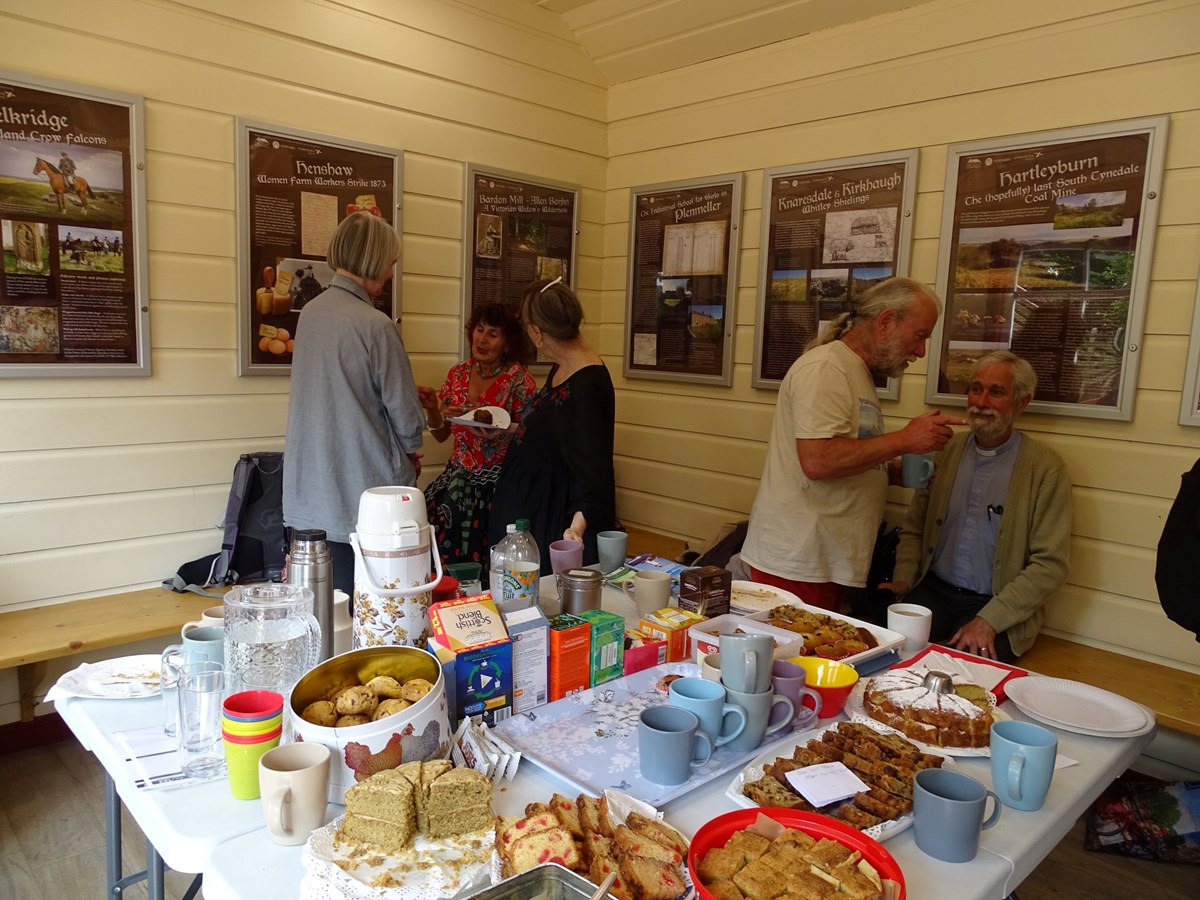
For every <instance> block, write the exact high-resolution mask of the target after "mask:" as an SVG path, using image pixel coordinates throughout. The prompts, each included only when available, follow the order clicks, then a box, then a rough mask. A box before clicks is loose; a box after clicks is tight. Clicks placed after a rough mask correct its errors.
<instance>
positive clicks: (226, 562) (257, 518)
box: [163, 451, 287, 594]
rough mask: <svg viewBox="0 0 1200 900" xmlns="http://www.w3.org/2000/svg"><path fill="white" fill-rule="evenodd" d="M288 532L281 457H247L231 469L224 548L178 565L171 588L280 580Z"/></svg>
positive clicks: (267, 454) (168, 582)
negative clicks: (285, 519)
mask: <svg viewBox="0 0 1200 900" xmlns="http://www.w3.org/2000/svg"><path fill="white" fill-rule="evenodd" d="M286 553H287V531H286V528H285V527H284V524H283V454H282V453H279V452H277V451H263V452H260V453H243V454H242V455H241V457H240V458H239V459H238V461H237V465H236V466H234V468H233V482H232V483H231V484H230V486H229V501H228V502H227V503H226V505H225V523H224V533H223V536H222V539H221V549H220V551H218V552H217V553H213V554H210V555H208V556H202V557H200V558H199V559H194V560H192V561H191V562H186V563H184V564H183V565H182V566H180V567H179V571H178V572H177V573H175V575H174V576H173V577H172V578H169V579H167V580H166V581H164V582H163V587H164V588H167V589H168V590H172V591H178V592H180V593H182V592H183V591H193V592H194V593H199V594H205V593H207V592H206V591H204V590H201V588H205V587H212V586H214V585H222V586H223V585H227V584H244V583H246V582H250V581H278V580H280V579H281V578H282V577H283V569H284V558H285V555H286Z"/></svg>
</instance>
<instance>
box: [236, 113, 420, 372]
mask: <svg viewBox="0 0 1200 900" xmlns="http://www.w3.org/2000/svg"><path fill="white" fill-rule="evenodd" d="M402 160H403V153H402V151H400V150H396V149H393V148H390V147H380V146H376V145H374V144H364V143H362V142H360V141H352V140H349V139H348V138H339V137H331V136H329V135H324V134H315V133H312V132H308V131H299V130H297V129H293V128H285V127H282V126H278V125H267V124H264V123H261V122H252V121H249V120H246V119H238V122H237V171H238V176H237V177H238V205H237V209H238V374H239V375H287V374H288V373H289V372H291V363H292V340H293V339H294V337H295V334H296V324H297V322H298V321H299V319H300V311H301V310H302V309H303V308H304V304H305V303H307V302H308V301H309V300H311V299H313V297H315V296H317V295H318V294H320V293H321V291H323V290H325V288H326V287H328V285H329V282H330V279H332V278H333V270H332V269H331V268H329V266H328V265H327V264H326V262H325V257H326V252H327V250H328V247H329V239H330V238H331V237H332V236H333V232H334V231H335V230H336V229H337V227H338V224H339V223H340V222H341V221H342V219H344V218H345V217H346V216H348V215H350V213H352V212H355V211H357V210H366V211H368V212H370V213H372V214H373V215H376V216H381V217H382V218H384V219H385V220H387V221H388V222H389V223H390V224H391V225H392V226H393V227H394V228H395V229H396V230H397V231H400V229H401V226H400V212H401V198H402V182H401V164H402ZM398 269H399V264H397V271H398ZM399 291H400V286H399V283H398V279H397V278H395V277H393V278H392V280H391V282H390V283H389V284H388V285H387V286H386V287H384V289H383V292H382V293H381V294H380V295H379V296H378V297H376V298H375V306H376V308H377V309H379V310H380V311H381V312H384V313H386V314H387V315H388V317H389V318H391V319H392V320H393V321H395V320H397V319H398V318H399V310H400V303H399V300H398V295H399Z"/></svg>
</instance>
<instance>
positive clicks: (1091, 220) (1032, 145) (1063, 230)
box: [927, 120, 1166, 418]
mask: <svg viewBox="0 0 1200 900" xmlns="http://www.w3.org/2000/svg"><path fill="white" fill-rule="evenodd" d="M1146 121H1147V122H1149V123H1150V124H1148V125H1145V126H1143V125H1142V123H1124V124H1125V125H1126V126H1127V127H1122V123H1116V124H1112V125H1106V126H1102V127H1095V128H1092V129H1082V130H1077V131H1074V132H1064V133H1060V135H1065V137H1061V138H1060V137H1059V136H1057V135H1056V136H1053V137H1055V138H1056V139H1053V140H1051V139H1043V140H1037V138H1038V137H1039V136H1029V137H1030V138H1032V140H1029V141H1021V142H1020V143H1018V144H1016V145H1010V146H1004V145H1003V144H1001V145H994V144H993V145H990V146H986V147H980V146H977V145H975V146H970V147H967V148H954V147H952V148H951V153H950V158H949V162H948V166H949V167H950V168H951V170H952V173H953V175H954V176H955V181H954V184H953V185H950V184H948V186H947V197H948V199H949V198H953V214H952V219H953V224H952V227H951V232H950V234H949V235H946V236H943V242H944V244H945V246H944V247H943V259H942V265H941V269H942V271H941V278H942V281H941V282H939V287H941V288H943V290H944V294H943V296H944V298H945V300H946V313H945V316H944V317H943V320H942V323H941V333H940V335H939V337H938V341H937V349H938V351H940V352H939V354H938V360H937V367H936V369H934V367H932V366H931V371H937V372H938V377H937V378H931V379H930V382H929V384H930V391H929V392H927V396H931V397H932V396H933V395H932V393H931V392H932V391H933V390H934V389H936V391H937V395H939V396H946V397H955V398H961V397H962V396H963V393H964V391H965V388H966V380H967V376H968V374H969V371H970V368H971V365H972V364H973V363H974V361H975V360H976V359H978V358H979V357H980V356H981V355H983V354H984V353H987V352H988V351H990V350H994V349H1010V350H1012V351H1013V352H1014V353H1017V354H1018V355H1020V356H1022V357H1024V358H1025V359H1027V360H1028V361H1029V363H1030V364H1031V365H1032V366H1033V368H1034V371H1035V372H1036V373H1037V376H1038V386H1037V394H1036V401H1037V402H1038V403H1040V404H1054V405H1056V406H1057V407H1058V410H1057V411H1061V412H1067V413H1073V414H1077V415H1099V416H1103V417H1108V418H1121V417H1128V415H1129V414H1130V406H1131V397H1132V382H1133V376H1134V375H1135V373H1136V364H1135V360H1136V357H1135V356H1133V355H1132V354H1134V353H1135V352H1136V350H1137V349H1138V346H1139V341H1140V334H1141V324H1142V317H1143V310H1144V306H1145V304H1144V299H1145V284H1146V280H1147V278H1148V273H1149V269H1150V251H1151V247H1152V242H1151V240H1150V238H1149V236H1150V235H1152V234H1153V230H1152V229H1153V217H1154V213H1155V211H1156V208H1157V202H1156V201H1157V198H1158V190H1159V188H1158V181H1159V178H1160V172H1161V156H1162V145H1163V143H1164V142H1165V131H1166V123H1165V120H1146ZM1043 137H1047V136H1043Z"/></svg>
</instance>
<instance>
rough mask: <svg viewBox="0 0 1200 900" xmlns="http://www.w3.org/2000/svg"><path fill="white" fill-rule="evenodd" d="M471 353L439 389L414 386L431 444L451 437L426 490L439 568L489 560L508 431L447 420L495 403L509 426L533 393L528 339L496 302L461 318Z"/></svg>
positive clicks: (510, 315) (517, 324)
mask: <svg viewBox="0 0 1200 900" xmlns="http://www.w3.org/2000/svg"><path fill="white" fill-rule="evenodd" d="M466 332H467V340H468V341H469V342H470V346H471V355H470V357H469V358H468V359H466V360H464V361H463V362H461V363H459V364H458V365H456V366H454V367H453V368H452V369H451V370H450V372H449V373H448V374H447V375H446V381H445V382H444V383H443V384H442V387H441V389H440V390H438V391H434V389H433V388H429V387H422V388H420V389H419V390H420V394H421V405H422V406H424V407H425V411H426V413H425V418H426V422H427V423H428V425H429V431H430V433H431V434H432V435H433V437H434V440H436V441H438V443H441V442H442V441H445V440H446V439H447V438H449V437H451V436H453V438H454V449H453V450H452V451H451V454H450V459H449V461H448V462H447V463H446V468H445V469H443V470H442V473H441V474H440V475H438V477H437V478H435V479H434V480H433V483H432V484H430V485H429V487H427V488H426V489H425V500H426V504H427V506H428V515H429V522H430V524H432V525H433V527H434V531H435V533H436V536H437V546H438V552H439V553H440V554H441V556H442V560H443V562H445V563H455V562H479V563H485V564H486V563H487V559H488V547H489V546H490V545H489V543H488V517H489V514H490V512H491V508H492V493H493V492H494V491H495V489H496V481H497V479H498V478H499V477H500V464H501V463H502V462H503V461H504V455H505V452H506V451H507V449H508V440H509V432H507V431H497V430H494V429H490V428H483V427H479V428H473V427H471V426H468V425H462V424H460V423H459V422H451V421H450V419H452V418H454V417H456V416H459V415H460V414H462V413H465V412H467V411H469V410H476V409H479V408H480V407H484V406H494V407H499V408H501V409H504V410H506V411H507V412H508V414H509V416H510V417H511V419H512V421H513V423H516V422H518V421H519V420H520V418H521V414H522V412H523V411H524V409H525V406H526V404H528V402H529V400H530V398H531V397H532V396H533V393H534V390H535V385H534V382H533V376H531V375H530V374H529V370H528V369H527V368H525V362H526V361H527V360H528V359H529V357H530V353H529V350H530V348H529V342H528V341H527V340H526V338H525V335H524V334H523V332H522V330H521V325H520V321H519V320H518V319H517V317H516V315H515V314H514V313H513V312H511V311H510V310H509V309H508V308H507V307H505V306H503V305H502V304H500V303H484V304H482V305H480V306H478V307H476V309H475V311H474V312H473V313H472V314H471V318H470V319H469V320H468V321H467V327H466Z"/></svg>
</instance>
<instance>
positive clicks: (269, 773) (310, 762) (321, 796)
mask: <svg viewBox="0 0 1200 900" xmlns="http://www.w3.org/2000/svg"><path fill="white" fill-rule="evenodd" d="M329 760H330V755H329V748H328V747H326V746H325V745H324V744H318V743H315V742H309V741H300V742H299V743H295V744H284V745H283V746H282V747H275V748H274V749H272V750H268V751H267V752H266V753H264V754H263V755H262V757H261V758H260V759H259V761H258V785H259V791H260V794H261V796H262V807H263V818H265V819H266V822H267V834H268V835H269V836H270V838H271V840H272V841H274V842H275V843H276V844H285V845H296V844H303V843H304V842H305V841H307V840H308V836H309V835H310V834H312V833H313V832H314V831H316V830H317V829H318V828H320V827H321V826H322V825H324V824H325V808H326V795H327V793H328V791H329Z"/></svg>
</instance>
